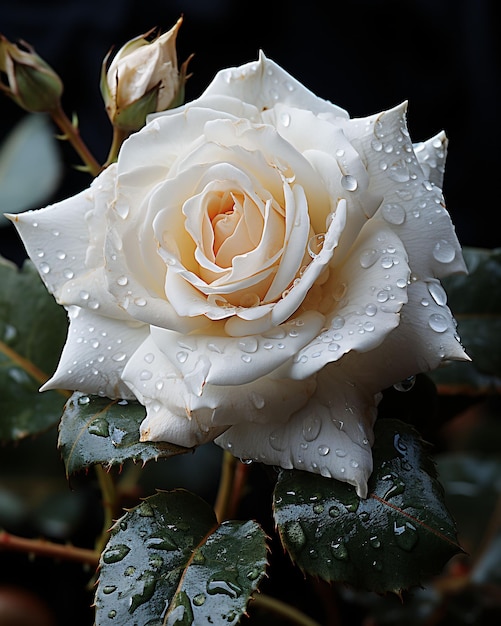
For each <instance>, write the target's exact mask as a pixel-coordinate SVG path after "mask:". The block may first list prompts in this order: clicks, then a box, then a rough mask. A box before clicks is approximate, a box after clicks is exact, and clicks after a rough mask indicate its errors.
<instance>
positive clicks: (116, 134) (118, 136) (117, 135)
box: [103, 126, 130, 167]
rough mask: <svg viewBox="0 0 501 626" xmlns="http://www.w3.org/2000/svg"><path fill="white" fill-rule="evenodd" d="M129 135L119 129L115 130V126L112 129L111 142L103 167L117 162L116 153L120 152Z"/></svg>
mask: <svg viewBox="0 0 501 626" xmlns="http://www.w3.org/2000/svg"><path fill="white" fill-rule="evenodd" d="M129 135H130V132H129V131H126V130H122V129H121V128H117V127H116V126H114V127H113V140H112V142H111V147H110V151H109V154H108V158H107V159H106V163H105V164H104V166H103V167H108V165H110V164H111V163H114V162H115V161H116V160H117V157H118V153H119V152H120V147H121V145H122V144H123V142H124V141H125V140H126V139H127V137H128V136H129Z"/></svg>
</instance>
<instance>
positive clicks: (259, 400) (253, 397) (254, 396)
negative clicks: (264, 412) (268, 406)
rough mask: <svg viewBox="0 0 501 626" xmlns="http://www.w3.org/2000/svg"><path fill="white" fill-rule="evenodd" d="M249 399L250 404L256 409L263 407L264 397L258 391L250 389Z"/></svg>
mask: <svg viewBox="0 0 501 626" xmlns="http://www.w3.org/2000/svg"><path fill="white" fill-rule="evenodd" d="M249 399H250V401H251V402H252V404H253V405H254V406H255V407H256V409H263V408H264V405H265V399H264V397H263V396H262V395H261V394H260V393H257V392H256V391H252V392H251V393H250V394H249Z"/></svg>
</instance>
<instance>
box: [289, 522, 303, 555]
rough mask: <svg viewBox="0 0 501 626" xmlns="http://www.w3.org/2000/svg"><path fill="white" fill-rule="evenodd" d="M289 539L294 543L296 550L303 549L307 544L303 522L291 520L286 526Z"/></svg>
mask: <svg viewBox="0 0 501 626" xmlns="http://www.w3.org/2000/svg"><path fill="white" fill-rule="evenodd" d="M284 530H285V534H286V535H287V539H288V540H289V541H290V543H291V544H293V546H294V548H295V549H296V550H298V551H299V550H302V549H303V548H304V546H305V545H306V535H305V533H304V530H303V527H302V526H301V523H300V522H298V521H297V520H292V521H289V522H287V523H286V524H285V527H284Z"/></svg>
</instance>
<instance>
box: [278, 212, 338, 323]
mask: <svg viewBox="0 0 501 626" xmlns="http://www.w3.org/2000/svg"><path fill="white" fill-rule="evenodd" d="M345 224H346V202H345V201H344V200H340V201H339V203H338V206H337V209H336V212H335V213H334V214H333V216H332V221H331V223H330V225H329V228H328V230H327V232H326V233H325V237H324V240H323V245H322V248H321V250H320V251H319V252H318V253H316V252H315V253H314V257H313V259H312V261H311V263H310V264H309V265H308V266H307V267H306V269H305V271H304V273H303V275H302V276H301V278H300V280H299V281H298V282H297V283H296V284H295V285H294V286H293V287H292V289H291V290H290V291H289V293H288V294H286V295H284V296H283V297H282V299H281V300H279V301H278V302H277V304H276V305H275V307H274V308H273V311H272V314H271V316H272V322H273V325H278V324H281V323H282V322H283V321H285V320H286V319H288V318H289V317H290V316H291V315H292V314H293V313H294V312H295V311H296V310H297V309H298V308H299V306H300V305H301V303H302V302H303V300H304V299H305V298H306V296H307V294H308V291H309V290H310V289H311V287H312V285H313V284H314V283H315V281H317V280H318V278H319V276H320V274H321V273H322V272H323V271H324V270H325V268H326V266H327V265H328V263H329V262H330V260H331V259H332V256H333V254H334V251H335V248H336V246H337V244H338V241H339V239H340V237H341V233H342V232H343V229H344V227H345Z"/></svg>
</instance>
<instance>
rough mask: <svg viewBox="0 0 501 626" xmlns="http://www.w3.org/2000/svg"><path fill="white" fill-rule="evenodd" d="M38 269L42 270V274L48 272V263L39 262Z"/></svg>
mask: <svg viewBox="0 0 501 626" xmlns="http://www.w3.org/2000/svg"><path fill="white" fill-rule="evenodd" d="M38 269H39V270H40V271H41V272H42V274H48V273H49V272H50V265H49V264H48V263H40V265H39V266H38Z"/></svg>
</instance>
